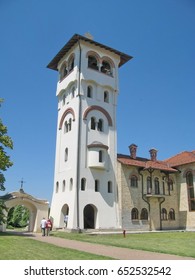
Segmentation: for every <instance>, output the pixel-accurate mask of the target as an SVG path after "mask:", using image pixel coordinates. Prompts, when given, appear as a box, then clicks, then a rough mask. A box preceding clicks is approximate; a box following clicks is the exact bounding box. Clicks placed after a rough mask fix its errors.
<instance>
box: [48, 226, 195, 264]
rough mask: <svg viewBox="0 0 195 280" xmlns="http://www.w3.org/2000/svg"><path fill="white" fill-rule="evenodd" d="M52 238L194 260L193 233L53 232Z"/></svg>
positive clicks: (194, 238) (194, 241) (194, 234)
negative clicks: (92, 233)
mask: <svg viewBox="0 0 195 280" xmlns="http://www.w3.org/2000/svg"><path fill="white" fill-rule="evenodd" d="M52 235H53V236H56V237H60V238H66V239H72V240H80V241H84V242H91V243H98V244H105V245H111V246H116V247H122V248H129V249H137V250H144V251H151V252H159V253H165V254H172V255H179V256H185V257H193V258H195V232H176V231H172V232H149V233H129V234H126V237H125V238H124V237H123V235H122V233H121V234H112V235H110V234H101V235H89V234H79V233H65V232H60V231H58V232H53V233H52Z"/></svg>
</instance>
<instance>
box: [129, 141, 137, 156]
mask: <svg viewBox="0 0 195 280" xmlns="http://www.w3.org/2000/svg"><path fill="white" fill-rule="evenodd" d="M129 151H130V157H132V158H133V159H136V152H137V145H135V144H131V145H130V146H129Z"/></svg>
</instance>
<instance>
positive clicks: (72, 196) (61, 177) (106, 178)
mask: <svg viewBox="0 0 195 280" xmlns="http://www.w3.org/2000/svg"><path fill="white" fill-rule="evenodd" d="M131 58H132V57H131V56H129V55H127V54H124V53H122V52H120V51H117V50H115V49H113V48H110V47H108V46H105V45H103V44H100V43H98V42H95V41H93V40H92V38H91V37H89V36H88V37H85V36H81V35H78V34H75V35H73V37H72V38H71V39H70V40H69V41H68V42H67V43H66V45H65V46H64V47H63V48H62V49H61V50H60V51H59V52H58V54H57V55H56V56H55V57H54V58H53V60H52V61H51V62H50V63H49V64H48V66H47V67H48V68H50V69H52V70H56V71H58V72H59V81H58V83H57V90H56V96H57V98H58V123H57V136H56V157H55V173H54V189H53V196H52V202H51V211H50V215H51V217H52V218H53V221H54V227H56V228H61V227H64V217H66V219H67V222H66V225H65V226H67V228H68V229H70V230H80V229H81V230H83V229H88V228H94V229H111V228H113V229H114V228H119V227H120V221H119V212H118V197H117V183H116V158H117V150H116V149H117V131H116V106H117V95H118V68H119V67H120V66H122V65H123V64H125V63H126V62H127V61H128V60H130V59H131Z"/></svg>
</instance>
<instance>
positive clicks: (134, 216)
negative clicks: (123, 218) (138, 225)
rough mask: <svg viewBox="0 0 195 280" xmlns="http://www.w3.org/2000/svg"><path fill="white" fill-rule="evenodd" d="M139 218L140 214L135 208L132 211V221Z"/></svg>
mask: <svg viewBox="0 0 195 280" xmlns="http://www.w3.org/2000/svg"><path fill="white" fill-rule="evenodd" d="M138 217H139V212H138V210H137V208H133V209H132V210H131V220H138Z"/></svg>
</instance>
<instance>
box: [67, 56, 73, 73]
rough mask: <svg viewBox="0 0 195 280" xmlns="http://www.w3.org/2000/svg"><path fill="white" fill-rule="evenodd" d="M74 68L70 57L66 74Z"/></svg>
mask: <svg viewBox="0 0 195 280" xmlns="http://www.w3.org/2000/svg"><path fill="white" fill-rule="evenodd" d="M73 68H74V56H73V55H72V56H71V57H70V59H69V61H68V72H70V71H72V70H73Z"/></svg>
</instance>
